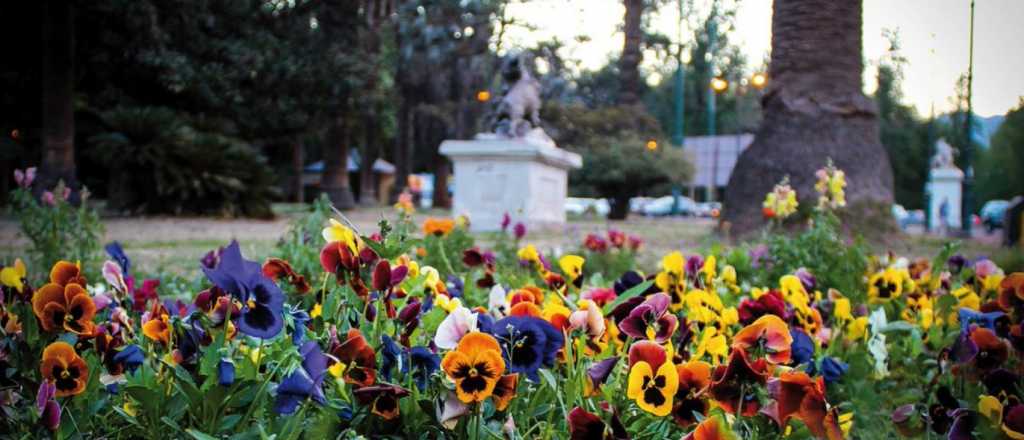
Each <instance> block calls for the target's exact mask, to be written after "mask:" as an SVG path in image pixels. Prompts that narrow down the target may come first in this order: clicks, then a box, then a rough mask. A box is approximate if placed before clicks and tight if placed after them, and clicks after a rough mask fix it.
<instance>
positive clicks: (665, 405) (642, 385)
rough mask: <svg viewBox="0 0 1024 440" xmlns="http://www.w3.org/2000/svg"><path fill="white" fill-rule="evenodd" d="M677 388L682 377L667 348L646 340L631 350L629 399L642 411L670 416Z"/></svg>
mask: <svg viewBox="0 0 1024 440" xmlns="http://www.w3.org/2000/svg"><path fill="white" fill-rule="evenodd" d="M678 387H679V374H678V372H677V371H676V366H675V364H673V363H672V360H671V359H669V358H668V353H667V352H666V351H665V348H664V347H662V346H661V345H658V344H657V343H656V342H654V341H646V340H645V341H637V342H635V343H633V345H632V346H630V347H629V376H628V377H627V387H626V397H628V398H630V399H633V401H635V402H636V404H637V406H639V407H640V409H642V410H644V411H647V412H649V413H651V414H654V415H655V416H658V417H664V416H667V415H669V413H671V412H672V407H673V405H672V404H673V399H674V398H675V395H676V390H678V389H679V388H678Z"/></svg>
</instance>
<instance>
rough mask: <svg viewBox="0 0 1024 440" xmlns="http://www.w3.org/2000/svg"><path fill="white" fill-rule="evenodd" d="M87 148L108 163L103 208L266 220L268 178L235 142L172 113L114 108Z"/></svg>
mask: <svg viewBox="0 0 1024 440" xmlns="http://www.w3.org/2000/svg"><path fill="white" fill-rule="evenodd" d="M103 121H104V122H105V123H106V124H107V126H108V127H109V129H110V131H108V132H106V133H103V134H99V135H96V136H93V137H92V138H90V142H91V143H92V144H93V145H94V146H95V148H93V149H92V150H91V153H92V154H93V155H94V156H95V157H96V158H97V159H98V160H100V161H102V162H103V163H106V164H109V166H110V170H111V179H110V188H111V191H110V206H111V207H112V208H114V209H118V210H127V211H131V212H142V213H147V214H175V215H178V214H204V215H220V216H228V217H233V216H246V217H261V218H266V217H272V216H273V212H272V211H271V208H270V200H271V198H273V197H274V196H275V195H276V194H275V189H274V187H273V184H274V176H273V174H272V173H271V170H270V168H269V167H268V166H267V163H266V160H265V159H264V158H263V156H262V155H261V154H260V153H259V152H258V151H256V150H254V149H253V147H251V146H250V145H248V144H246V143H244V142H243V141H241V140H238V139H236V138H232V137H229V136H224V135H220V134H214V133H212V132H206V131H203V130H201V129H199V128H197V127H196V125H195V124H192V123H191V122H190V121H189V120H188V119H186V118H184V117H183V116H181V115H179V114H177V113H175V112H174V111H173V110H170V109H167V108H159V107H121V108H117V109H114V110H111V111H109V112H106V113H104V114H103Z"/></svg>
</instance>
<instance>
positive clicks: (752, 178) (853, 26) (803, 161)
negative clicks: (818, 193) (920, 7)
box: [724, 0, 893, 235]
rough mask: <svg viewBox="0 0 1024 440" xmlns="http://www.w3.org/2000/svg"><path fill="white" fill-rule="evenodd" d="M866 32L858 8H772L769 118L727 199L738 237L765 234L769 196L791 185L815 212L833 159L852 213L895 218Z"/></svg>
mask: <svg viewBox="0 0 1024 440" xmlns="http://www.w3.org/2000/svg"><path fill="white" fill-rule="evenodd" d="M861 27H862V5H861V2H860V1H859V0H853V1H845V2H833V1H828V0H776V1H775V3H774V10H773V14H772V58H771V64H770V65H769V75H768V76H769V78H771V80H770V81H769V85H768V90H767V92H766V94H765V97H764V100H763V103H764V108H765V113H764V114H765V117H764V120H763V121H762V122H761V127H760V129H759V130H758V132H757V135H756V138H755V140H754V142H753V144H751V146H750V147H749V148H747V150H746V151H744V152H743V154H741V155H740V158H739V160H738V161H737V163H736V168H735V171H734V172H733V173H732V176H731V177H730V179H729V185H728V187H727V191H726V194H725V212H724V221H727V222H729V223H731V225H732V230H733V231H734V232H736V233H737V234H740V235H742V234H746V233H749V232H750V231H752V230H753V229H755V228H756V227H757V226H758V225H760V224H761V221H760V218H761V215H760V211H761V201H762V200H763V198H764V194H765V193H766V192H768V191H770V190H771V188H772V185H774V184H775V183H776V182H778V181H779V180H781V179H782V178H783V177H784V176H787V175H788V176H789V177H790V182H791V183H792V184H793V185H794V187H795V189H796V190H797V193H798V194H799V195H800V196H801V198H802V201H803V203H804V205H813V203H814V202H813V200H814V199H813V197H814V190H813V185H814V181H815V178H814V171H815V170H816V169H818V168H820V167H821V166H823V165H825V163H826V161H827V160H828V159H829V158H831V159H832V160H833V161H834V162H835V164H836V166H838V167H839V168H842V169H843V170H844V171H846V174H847V181H848V182H849V186H848V187H847V199H848V201H849V203H850V208H849V211H851V212H857V213H859V214H862V215H863V214H868V213H869V211H870V210H872V209H874V210H876V212H875V213H876V214H877V215H883V214H887V213H888V209H889V208H888V205H889V204H890V203H892V200H893V189H892V185H893V177H892V169H891V168H890V165H889V158H888V155H887V154H886V152H885V149H884V147H882V145H881V142H879V134H878V119H877V109H876V107H875V105H874V103H873V102H871V101H870V100H869V99H868V98H867V97H865V96H864V94H863V92H862V91H861V89H862V88H861V73H862V71H863V60H862V54H861V48H862V45H861ZM883 207H884V209H882V208H883ZM889 221H891V219H890V220H889Z"/></svg>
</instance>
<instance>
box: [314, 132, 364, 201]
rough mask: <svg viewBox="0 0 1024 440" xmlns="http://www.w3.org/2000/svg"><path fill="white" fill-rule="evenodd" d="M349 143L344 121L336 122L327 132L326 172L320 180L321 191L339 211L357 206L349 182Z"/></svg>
mask: <svg viewBox="0 0 1024 440" xmlns="http://www.w3.org/2000/svg"><path fill="white" fill-rule="evenodd" d="M349 141H350V139H349V136H348V127H346V126H345V123H344V121H341V120H340V119H339V120H336V121H334V122H333V123H332V124H331V127H330V128H329V129H328V130H327V139H326V142H325V143H324V172H323V176H322V177H321V178H320V189H321V190H323V192H324V193H326V194H327V197H329V198H330V199H331V203H333V204H334V207H335V208H338V209H352V208H354V207H355V205H356V202H355V200H354V199H353V197H352V189H351V188H350V187H349V181H348V146H349Z"/></svg>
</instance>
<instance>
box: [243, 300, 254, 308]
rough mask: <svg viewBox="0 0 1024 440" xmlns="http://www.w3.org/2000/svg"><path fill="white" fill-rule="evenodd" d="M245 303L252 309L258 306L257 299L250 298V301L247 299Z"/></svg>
mask: <svg viewBox="0 0 1024 440" xmlns="http://www.w3.org/2000/svg"><path fill="white" fill-rule="evenodd" d="M245 305H247V306H249V308H250V309H254V308H256V300H254V299H252V298H249V301H246V303H245Z"/></svg>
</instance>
